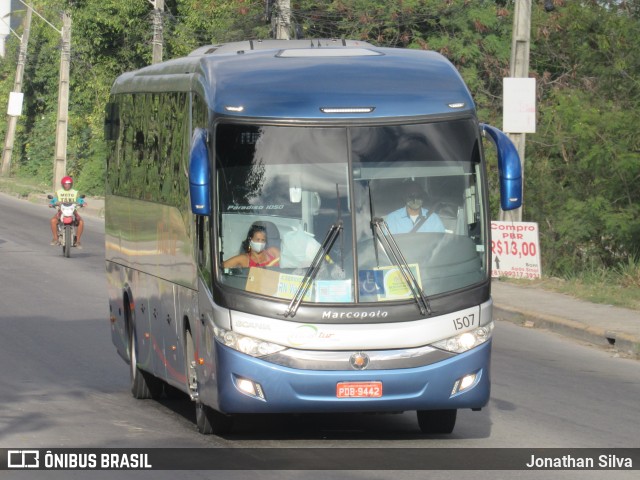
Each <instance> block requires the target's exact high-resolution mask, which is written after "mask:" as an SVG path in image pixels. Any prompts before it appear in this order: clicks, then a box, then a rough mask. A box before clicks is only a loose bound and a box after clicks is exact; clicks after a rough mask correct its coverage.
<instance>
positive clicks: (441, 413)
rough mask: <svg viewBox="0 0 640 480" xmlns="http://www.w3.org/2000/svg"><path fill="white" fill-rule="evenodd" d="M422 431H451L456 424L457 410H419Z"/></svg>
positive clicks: (419, 423) (419, 422)
mask: <svg viewBox="0 0 640 480" xmlns="http://www.w3.org/2000/svg"><path fill="white" fill-rule="evenodd" d="M417 413H418V425H419V426H420V430H422V433H451V432H453V427H455V426H456V416H457V414H458V411H457V410H418V412H417Z"/></svg>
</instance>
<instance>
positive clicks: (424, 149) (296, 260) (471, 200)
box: [215, 119, 487, 303]
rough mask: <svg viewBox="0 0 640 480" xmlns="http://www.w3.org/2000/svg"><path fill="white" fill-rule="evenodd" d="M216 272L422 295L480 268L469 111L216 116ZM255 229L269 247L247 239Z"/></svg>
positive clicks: (329, 299) (279, 286)
mask: <svg viewBox="0 0 640 480" xmlns="http://www.w3.org/2000/svg"><path fill="white" fill-rule="evenodd" d="M215 138H216V160H215V168H216V182H217V186H216V189H215V192H216V195H217V197H218V198H217V199H216V202H215V204H216V205H217V222H218V230H217V232H218V241H217V247H216V248H217V249H218V251H217V252H216V255H217V258H219V259H220V262H221V268H219V269H218V272H219V273H218V281H219V282H220V283H221V284H222V285H223V286H225V287H230V288H236V289H240V290H245V291H248V292H252V293H255V294H258V295H264V296H269V297H275V298H280V299H289V300H291V299H294V297H295V296H296V295H299V296H301V297H300V299H301V301H302V302H305V303H376V302H389V301H414V302H416V301H419V300H420V298H421V297H422V298H424V297H427V298H428V297H429V296H431V295H438V294H442V293H446V292H450V291H453V290H458V289H461V288H465V287H467V286H470V285H473V284H476V283H478V282H481V281H484V280H486V278H487V265H486V262H487V256H486V251H487V249H486V236H487V232H486V225H485V215H484V212H483V211H482V205H483V202H482V198H481V196H482V195H483V192H482V191H481V189H482V185H483V180H482V168H481V162H480V151H479V148H480V147H479V145H478V142H479V137H478V132H477V125H476V124H475V123H474V121H473V120H471V119H469V120H456V121H446V122H444V121H443V122H435V123H421V124H409V125H387V126H359V127H344V126H343V127H306V126H304V127H303V126H295V127H292V126H259V125H246V124H241V125H240V124H219V125H218V126H217V129H216V135H215ZM257 230H261V231H263V232H264V234H265V235H264V236H265V237H266V242H267V243H266V249H265V250H264V251H261V252H257V253H256V251H255V250H251V243H250V240H251V238H249V237H250V235H251V234H252V233H254V232H255V231H257Z"/></svg>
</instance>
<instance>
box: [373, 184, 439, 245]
mask: <svg viewBox="0 0 640 480" xmlns="http://www.w3.org/2000/svg"><path fill="white" fill-rule="evenodd" d="M405 191H406V195H405V202H406V203H405V205H404V206H403V207H402V208H399V209H398V210H395V211H393V212H391V213H390V214H389V215H387V216H386V218H385V221H386V222H387V225H389V230H390V231H391V233H392V234H396V233H413V232H444V224H443V223H442V220H440V217H438V215H437V214H435V213H429V210H427V209H426V208H423V206H422V203H423V202H424V197H425V192H424V190H423V189H422V187H420V185H418V184H417V183H414V182H411V183H410V184H409V185H408V186H407V188H406V190H405Z"/></svg>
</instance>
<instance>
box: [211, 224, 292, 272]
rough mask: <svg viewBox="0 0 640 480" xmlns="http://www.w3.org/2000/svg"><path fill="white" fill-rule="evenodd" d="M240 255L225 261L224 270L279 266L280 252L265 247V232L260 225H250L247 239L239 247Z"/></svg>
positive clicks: (276, 249)
mask: <svg viewBox="0 0 640 480" xmlns="http://www.w3.org/2000/svg"><path fill="white" fill-rule="evenodd" d="M241 250H242V253H240V254H239V255H236V256H235V257H231V258H229V259H228V260H225V261H224V263H223V266H224V267H225V268H238V267H240V268H249V267H277V266H279V265H280V250H279V249H278V248H277V247H267V230H266V229H265V227H263V226H262V225H256V224H253V225H251V228H249V231H248V232H247V238H246V239H245V240H244V241H243V242H242V245H241Z"/></svg>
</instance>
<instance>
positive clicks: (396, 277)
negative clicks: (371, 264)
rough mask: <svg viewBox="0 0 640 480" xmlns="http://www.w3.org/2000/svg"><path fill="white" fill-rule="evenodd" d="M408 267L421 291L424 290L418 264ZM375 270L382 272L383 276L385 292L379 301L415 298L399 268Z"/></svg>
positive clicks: (379, 268) (379, 296)
mask: <svg viewBox="0 0 640 480" xmlns="http://www.w3.org/2000/svg"><path fill="white" fill-rule="evenodd" d="M408 267H409V269H410V270H411V273H412V274H413V276H414V277H415V279H416V281H417V282H418V285H419V286H420V289H422V280H421V279H420V269H419V268H418V264H417V263H412V264H410V265H408ZM375 270H377V271H381V272H382V275H383V282H382V284H383V289H384V291H383V293H381V294H379V295H378V300H397V299H402V298H410V297H412V296H413V294H412V293H411V288H410V287H409V284H408V283H407V281H406V280H405V277H404V275H403V274H402V272H401V271H400V268H399V267H396V266H389V267H378V268H376V269H375Z"/></svg>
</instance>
